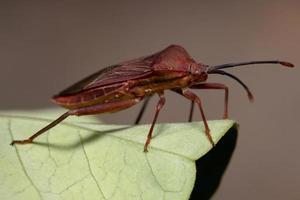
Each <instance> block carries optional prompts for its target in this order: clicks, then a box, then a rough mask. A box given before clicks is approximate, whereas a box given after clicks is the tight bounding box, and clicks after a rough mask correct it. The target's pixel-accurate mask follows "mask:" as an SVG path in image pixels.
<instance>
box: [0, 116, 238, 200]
mask: <svg viewBox="0 0 300 200" xmlns="http://www.w3.org/2000/svg"><path fill="white" fill-rule="evenodd" d="M54 113H56V116H58V115H59V114H57V112H53V111H51V112H46V114H43V115H41V114H40V113H39V112H31V113H28V112H21V111H14V112H9V113H2V114H0V139H1V140H0V196H1V199H31V200H35V199H117V200H120V199H131V200H133V199H144V200H146V199H149V200H152V199H172V200H177V199H178V200H179V199H180V200H182V199H188V198H189V196H190V194H191V191H192V189H193V186H194V182H195V175H196V167H195V160H197V159H198V158H200V157H201V156H202V155H204V154H206V153H207V152H208V151H209V150H210V149H211V148H212V146H211V144H210V143H209V141H208V140H207V138H206V136H205V133H204V127H203V123H199V122H195V123H167V124H157V126H156V127H155V129H154V138H153V139H152V141H151V144H150V146H149V148H148V150H149V152H148V153H144V152H143V145H144V142H145V139H146V135H147V133H148V130H149V128H150V126H149V125H138V126H130V125H105V124H100V123H99V122H97V120H95V119H94V118H90V117H81V118H77V117H70V119H68V120H66V121H65V122H63V123H61V124H59V125H57V126H56V127H54V128H53V129H51V130H49V131H48V132H47V133H45V134H43V135H41V136H39V137H38V138H37V139H36V140H35V143H34V144H28V145H16V146H14V147H12V146H10V145H9V143H10V142H11V140H12V139H25V138H27V137H28V136H30V135H31V134H33V133H34V132H36V131H37V130H39V129H40V128H42V127H43V126H45V125H46V124H48V123H49V122H50V121H51V120H50V119H54V118H53V116H54ZM81 119H82V120H81ZM234 124H235V122H234V121H232V120H217V121H209V127H210V129H211V133H212V137H213V140H214V141H215V142H216V143H217V142H218V141H219V140H220V139H221V137H222V136H223V135H224V134H225V133H226V132H227V131H228V130H229V129H230V128H231V127H232V126H233V125H234Z"/></svg>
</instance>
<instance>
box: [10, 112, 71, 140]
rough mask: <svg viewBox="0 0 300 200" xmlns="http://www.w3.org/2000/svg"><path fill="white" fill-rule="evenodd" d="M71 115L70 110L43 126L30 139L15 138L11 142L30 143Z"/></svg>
mask: <svg viewBox="0 0 300 200" xmlns="http://www.w3.org/2000/svg"><path fill="white" fill-rule="evenodd" d="M69 115H70V114H69V112H66V113H64V114H63V115H61V116H60V117H59V118H57V119H56V120H54V121H53V122H51V123H50V124H48V125H47V126H45V127H44V128H42V129H41V130H39V131H38V132H36V133H35V134H33V135H32V136H30V137H29V138H28V139H26V140H13V141H12V142H11V143H10V145H14V144H29V143H31V142H32V141H33V139H34V138H36V137H38V136H39V135H41V134H42V133H44V132H46V131H47V130H49V129H51V128H52V127H54V126H56V125H57V124H59V123H60V122H61V121H63V120H64V119H66V118H67V117H68V116H69Z"/></svg>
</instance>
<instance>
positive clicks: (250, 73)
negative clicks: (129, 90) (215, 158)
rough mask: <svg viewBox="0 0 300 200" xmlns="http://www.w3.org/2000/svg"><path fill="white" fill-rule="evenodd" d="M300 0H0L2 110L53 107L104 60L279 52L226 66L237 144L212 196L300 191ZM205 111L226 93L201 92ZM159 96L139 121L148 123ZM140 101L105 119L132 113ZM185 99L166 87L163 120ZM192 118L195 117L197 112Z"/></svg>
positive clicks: (179, 117)
mask: <svg viewBox="0 0 300 200" xmlns="http://www.w3.org/2000/svg"><path fill="white" fill-rule="evenodd" d="M299 36H300V2H299V1H297V0H295V1H290V0H287V1H276V0H265V1H256V0H252V1H233V0H231V1H178V2H177V1H163V2H161V1H156V2H155V1H97V2H96V1H95V2H92V1H89V2H88V1H43V2H41V1H1V2H0V69H1V71H0V83H1V84H0V91H1V99H0V109H1V110H9V109H40V108H46V107H54V105H53V104H52V103H51V102H50V101H49V100H48V99H49V98H50V97H51V96H52V95H53V94H56V93H57V92H59V91H60V90H62V89H64V88H65V87H66V86H69V85H70V84H72V83H73V82H75V81H77V80H79V79H81V78H83V77H84V76H86V75H89V74H91V73H93V72H95V71H97V70H99V69H101V68H103V67H105V66H108V65H111V64H115V63H118V62H120V61H124V60H128V59H132V58H136V57H139V56H142V55H148V54H150V53H153V52H156V51H159V50H161V49H163V48H165V47H166V46H168V45H169V44H173V43H174V44H180V45H182V46H184V47H185V48H186V49H187V50H188V51H189V53H190V54H191V55H192V56H193V57H194V59H195V60H197V61H201V62H203V63H206V64H211V65H214V64H223V63H228V62H234V61H249V60H258V59H283V60H287V61H291V62H293V63H294V64H295V65H296V66H297V65H298V66H297V67H296V68H294V69H287V68H284V67H280V66H279V65H273V66H270V65H268V66H267V65H266V66H262V65H260V66H256V67H247V68H246V67H244V68H240V69H238V68H236V69H231V70H229V71H230V72H232V73H234V74H235V75H237V76H238V77H240V78H241V79H242V80H244V81H245V82H246V83H247V84H248V85H249V87H250V88H251V89H252V91H253V93H254V95H255V99H256V101H255V103H254V104H250V103H249V102H248V100H247V98H246V95H245V92H244V91H243V90H242V89H241V87H240V86H239V85H238V84H236V83H235V82H234V81H232V80H229V79H228V78H225V77H222V76H218V75H215V76H212V77H210V80H211V81H218V82H222V83H225V84H227V85H228V86H229V87H230V110H229V111H230V113H229V114H230V117H231V118H233V119H236V120H237V121H238V122H239V123H240V133H239V139H238V145H237V149H236V151H235V153H234V156H233V159H232V161H231V163H230V166H229V167H228V170H227V172H226V174H225V176H224V178H223V182H222V185H221V187H220V189H219V190H218V192H217V193H216V195H215V196H214V198H213V199H244V200H245V199H299V198H300V189H299V188H300V173H299V170H300V159H299V154H300V149H299V139H300V134H299V124H298V123H299V113H300V107H299V102H300V91H299V85H300V79H299V72H300V66H299V63H300V58H299V52H300V47H299V41H300V39H299ZM197 93H198V94H199V95H201V97H202V99H203V102H204V106H205V111H206V114H207V116H208V118H209V119H218V118H220V117H221V116H222V112H223V92H220V91H203V90H202V91H198V92H197ZM157 99H158V98H153V99H152V101H151V105H150V106H149V107H148V109H147V111H146V115H145V116H144V118H143V122H145V123H150V121H151V120H152V118H153V114H154V106H155V104H156V102H157ZM139 107H140V105H139V106H136V107H134V108H131V109H128V110H126V111H122V112H120V113H116V114H112V115H102V116H101V117H102V118H103V119H106V121H108V122H114V123H131V122H133V121H134V119H135V117H136V114H137V111H138V109H139ZM188 109H189V102H188V101H187V100H185V99H183V98H182V97H180V96H178V95H176V94H172V93H170V92H167V104H166V106H165V108H164V109H163V111H162V112H161V115H160V117H159V121H160V122H182V121H186V120H187V117H188ZM195 113H196V115H195V116H196V117H195V120H199V116H198V112H195Z"/></svg>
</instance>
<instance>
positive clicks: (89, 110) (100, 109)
mask: <svg viewBox="0 0 300 200" xmlns="http://www.w3.org/2000/svg"><path fill="white" fill-rule="evenodd" d="M141 100H142V97H140V98H135V99H129V100H122V101H117V102H109V103H104V104H99V105H94V106H89V107H84V108H78V109H75V110H70V111H68V112H66V113H64V114H63V115H62V116H60V117H59V118H57V119H56V120H54V121H53V122H51V123H50V124H49V125H47V126H46V127H44V128H42V129H41V130H39V131H38V132H37V133H35V134H33V135H32V136H30V137H29V138H28V139H25V140H13V141H12V142H11V145H14V144H28V143H32V141H33V140H34V139H35V138H36V137H38V136H39V135H41V134H42V133H44V132H46V131H47V130H49V129H51V128H53V127H54V126H56V125H57V124H59V123H60V122H61V121H63V120H64V119H66V118H67V117H68V116H70V115H77V116H81V115H92V114H100V113H105V112H114V111H118V110H123V109H126V108H128V107H130V106H133V105H135V104H137V103H138V102H140V101H141Z"/></svg>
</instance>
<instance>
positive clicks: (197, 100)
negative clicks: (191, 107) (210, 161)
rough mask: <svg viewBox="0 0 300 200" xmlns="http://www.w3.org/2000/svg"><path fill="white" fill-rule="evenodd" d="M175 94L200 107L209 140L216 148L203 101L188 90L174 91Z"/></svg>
mask: <svg viewBox="0 0 300 200" xmlns="http://www.w3.org/2000/svg"><path fill="white" fill-rule="evenodd" d="M173 91H174V92H176V93H178V94H180V95H182V96H184V97H185V98H187V99H189V100H191V101H193V102H195V103H196V104H197V105H198V107H199V110H200V114H201V117H202V119H203V123H204V127H205V134H206V136H207V138H208V140H209V141H210V143H211V144H212V145H213V146H215V143H214V141H213V140H212V137H211V134H210V130H209V127H208V124H207V120H206V117H205V115H204V111H203V108H202V104H201V100H200V98H199V97H198V96H197V95H196V94H194V93H193V92H192V91H190V90H188V89H173Z"/></svg>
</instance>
